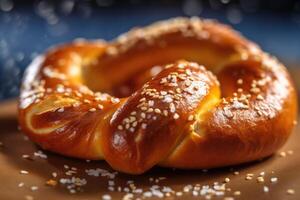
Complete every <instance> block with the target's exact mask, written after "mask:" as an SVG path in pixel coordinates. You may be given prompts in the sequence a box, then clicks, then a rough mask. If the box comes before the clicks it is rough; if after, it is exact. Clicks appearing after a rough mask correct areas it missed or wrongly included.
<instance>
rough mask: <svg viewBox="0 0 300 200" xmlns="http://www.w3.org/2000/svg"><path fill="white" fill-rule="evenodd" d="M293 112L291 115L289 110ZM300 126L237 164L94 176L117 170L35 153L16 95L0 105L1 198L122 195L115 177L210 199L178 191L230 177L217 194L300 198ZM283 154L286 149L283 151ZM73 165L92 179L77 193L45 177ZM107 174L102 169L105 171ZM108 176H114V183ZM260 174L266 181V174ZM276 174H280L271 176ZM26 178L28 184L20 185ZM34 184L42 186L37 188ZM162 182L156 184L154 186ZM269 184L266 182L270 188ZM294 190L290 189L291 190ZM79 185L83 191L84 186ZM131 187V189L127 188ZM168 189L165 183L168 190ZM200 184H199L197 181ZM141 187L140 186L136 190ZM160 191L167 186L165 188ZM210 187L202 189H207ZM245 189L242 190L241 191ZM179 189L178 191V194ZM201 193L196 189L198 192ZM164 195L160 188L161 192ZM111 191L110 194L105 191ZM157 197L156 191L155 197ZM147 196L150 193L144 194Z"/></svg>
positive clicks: (86, 199) (92, 199)
mask: <svg viewBox="0 0 300 200" xmlns="http://www.w3.org/2000/svg"><path fill="white" fill-rule="evenodd" d="M287 117H288V116H287ZM299 132H300V127H299V125H298V126H297V127H296V129H295V131H294V133H293V135H292V137H291V138H290V139H289V141H288V143H287V144H286V145H285V146H284V147H283V148H282V149H281V151H279V152H278V153H277V154H276V155H274V156H272V157H270V158H268V159H265V160H263V161H258V162H255V163H250V164H246V165H242V166H234V167H232V168H222V169H214V170H209V171H208V172H205V171H202V170H187V171H184V170H173V169H163V168H154V169H153V170H151V171H150V172H148V173H146V174H144V175H140V176H130V175H125V174H117V175H116V176H115V178H114V179H110V178H107V177H106V176H105V177H95V176H90V175H87V173H86V172H85V170H86V169H96V168H100V169H105V170H108V171H109V172H113V170H112V169H111V168H110V167H109V166H108V165H107V164H106V163H105V162H104V161H93V162H87V161H83V160H76V159H70V158H66V157H62V156H59V155H56V154H52V153H50V152H44V153H46V154H47V159H45V158H41V157H40V156H34V152H37V151H38V150H39V148H38V147H37V146H36V145H34V144H33V143H32V142H31V141H28V140H27V139H26V137H24V136H23V135H22V133H21V132H20V131H18V123H17V119H16V103H15V102H14V101H10V102H5V103H2V104H1V105H0V141H1V143H2V146H1V147H0V180H1V184H0V199H3V200H19V199H34V200H69V199H72V200H74V199H78V200H99V199H100V200H101V199H102V197H103V195H104V194H109V195H110V196H111V197H112V199H121V198H122V197H123V196H124V195H125V194H126V192H119V191H113V192H111V191H109V190H108V185H109V184H112V181H113V182H114V184H115V185H114V186H113V187H114V189H115V190H118V188H122V190H124V188H126V187H127V188H130V187H133V186H132V185H131V186H129V184H127V182H128V181H133V183H134V186H135V187H136V188H138V189H142V190H143V192H145V191H149V190H150V188H151V187H153V185H158V186H160V188H162V187H163V186H167V187H170V188H171V189H172V190H174V191H175V193H174V192H173V191H171V192H170V195H169V197H166V195H165V194H166V193H164V196H165V198H166V199H205V198H204V196H201V195H199V193H198V196H193V193H192V192H191V191H189V192H186V193H185V192H183V196H177V195H180V194H181V193H180V192H179V191H183V188H184V187H185V186H186V185H193V186H195V185H196V186H197V184H200V187H203V185H209V186H212V184H213V183H214V182H219V183H222V182H223V181H224V180H225V178H227V177H228V178H229V179H230V181H229V182H228V183H226V188H227V190H226V191H225V194H224V195H222V196H220V197H215V196H213V197H212V199H224V197H234V199H256V200H259V199H273V200H277V199H278V200H283V199H300V154H299V153H298V152H299V150H300V145H299V140H300V135H299ZM280 152H285V153H286V156H284V157H283V156H280V155H279V154H280ZM24 154H26V155H29V156H30V158H31V159H28V158H22V155H24ZM281 154H282V155H284V153H281ZM64 165H67V166H69V167H76V168H77V170H75V171H76V173H74V174H73V175H72V176H75V177H79V178H81V179H83V178H84V179H86V180H87V184H86V185H83V186H80V187H77V189H76V191H77V192H76V194H70V189H68V188H67V185H68V184H61V183H58V184H57V185H56V186H47V185H45V182H46V181H47V180H49V179H53V180H57V181H59V180H60V179H61V178H63V177H67V178H70V177H72V176H68V175H66V174H65V173H66V172H67V171H68V169H66V167H67V166H64ZM20 170H26V171H28V172H29V174H20ZM234 171H238V172H239V174H238V175H234ZM53 172H55V173H57V174H58V175H57V177H55V178H53V177H52V175H51V174H52V173H53ZM262 172H264V173H265V175H264V176H263V177H264V178H263V179H264V182H263V183H258V181H257V177H258V176H259V174H260V173H262ZM248 173H251V174H254V175H253V179H252V180H246V176H247V174H248ZM102 174H103V172H102ZM271 177H273V178H274V177H277V178H278V181H277V182H274V183H272V182H271V181H270V179H271ZM109 180H112V181H111V182H110V183H109ZM259 180H261V181H262V178H260V179H259ZM272 180H275V179H272ZM20 183H21V185H22V183H24V186H22V187H18V185H19V184H20ZM32 186H38V189H37V190H35V191H32V189H35V187H33V188H32ZM264 186H267V187H268V189H269V192H264ZM154 187H157V186H154ZM266 189H267V188H266V187H265V190H266ZM289 189H292V190H290V192H293V191H294V192H295V194H288V193H287V190H289ZM79 190H80V191H79ZM125 190H127V189H125ZM167 190H168V189H164V191H167ZM196 190H197V187H196ZM137 191H138V192H139V191H140V190H137ZM159 191H162V189H160V190H159ZM203 191H205V190H203V189H202V192H203ZM235 191H240V193H241V194H240V195H239V196H237V195H234V194H237V193H238V192H235ZM176 192H179V193H177V195H176ZM196 194H197V193H196V192H194V195H196ZM158 195H159V194H158ZM142 196H143V195H141V194H135V197H142ZM104 197H106V196H104ZM155 198H158V197H153V196H152V197H151V198H150V199H155ZM142 199H148V198H146V197H142Z"/></svg>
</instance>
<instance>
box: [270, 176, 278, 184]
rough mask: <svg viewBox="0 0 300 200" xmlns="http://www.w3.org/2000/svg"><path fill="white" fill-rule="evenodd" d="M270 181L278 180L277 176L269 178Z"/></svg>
mask: <svg viewBox="0 0 300 200" xmlns="http://www.w3.org/2000/svg"><path fill="white" fill-rule="evenodd" d="M270 181H271V183H276V182H277V181H278V178H277V177H272V178H271V179H270Z"/></svg>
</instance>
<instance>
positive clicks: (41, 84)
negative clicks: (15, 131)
mask: <svg viewBox="0 0 300 200" xmlns="http://www.w3.org/2000/svg"><path fill="white" fill-rule="evenodd" d="M296 117H297V96H296V91H295V87H294V86H293V83H292V82H291V78H290V76H289V74H288V72H287V70H286V69H285V67H284V66H283V65H282V64H281V63H280V62H278V61H277V59H276V58H274V57H272V56H270V55H268V54H267V53H265V52H263V51H262V50H261V49H260V48H259V47H258V46H257V45H256V44H254V43H252V42H250V41H248V40H246V39H245V38H244V37H242V36H241V35H240V34H239V33H237V32H235V31H233V30H232V29H231V28H230V27H228V26H226V25H222V24H219V23H217V22H215V21H211V20H202V19H199V18H175V19H170V20H166V21H161V22H157V23H154V24H152V25H150V26H147V27H143V28H136V29H133V30H131V31H129V32H128V33H125V34H123V35H121V36H119V37H118V38H117V39H116V40H114V41H112V42H105V41H84V40H77V41H74V42H73V43H71V44H65V45H60V46H58V47H53V48H51V49H50V50H48V52H47V53H45V54H44V55H40V56H38V57H37V58H36V59H35V60H34V61H33V62H32V64H31V65H30V66H29V68H28V69H27V71H26V74H25V76H24V80H23V85H22V88H21V94H20V103H19V121H20V125H21V128H22V130H23V132H24V133H25V134H26V135H28V136H29V138H30V139H31V140H32V141H34V142H36V143H37V144H39V145H40V146H41V147H42V148H44V149H47V150H50V151H53V152H57V153H59V154H62V155H66V156H71V157H77V158H82V159H95V160H97V159H104V160H106V161H107V162H108V163H109V164H110V165H111V166H112V168H114V169H116V170H119V171H122V172H126V173H131V174H141V173H143V172H145V171H147V170H149V169H150V168H151V167H153V166H155V165H160V166H166V167H174V168H184V169H198V168H213V167H222V166H228V165H234V164H240V163H244V162H249V161H253V160H257V159H261V158H264V157H266V156H269V155H271V154H273V153H274V152H275V151H276V150H278V149H279V148H280V147H281V146H282V145H283V144H284V143H285V142H286V140H287V138H288V137H289V135H290V133H291V131H292V128H293V126H294V125H295V122H296V121H295V120H296Z"/></svg>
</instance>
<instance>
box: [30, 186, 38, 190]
mask: <svg viewBox="0 0 300 200" xmlns="http://www.w3.org/2000/svg"><path fill="white" fill-rule="evenodd" d="M30 189H31V191H36V190H38V189H39V188H38V186H31V188H30Z"/></svg>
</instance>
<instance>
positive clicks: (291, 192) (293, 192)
mask: <svg viewBox="0 0 300 200" xmlns="http://www.w3.org/2000/svg"><path fill="white" fill-rule="evenodd" d="M286 193H287V194H289V195H293V194H295V190H293V189H288V190H287V191H286Z"/></svg>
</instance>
